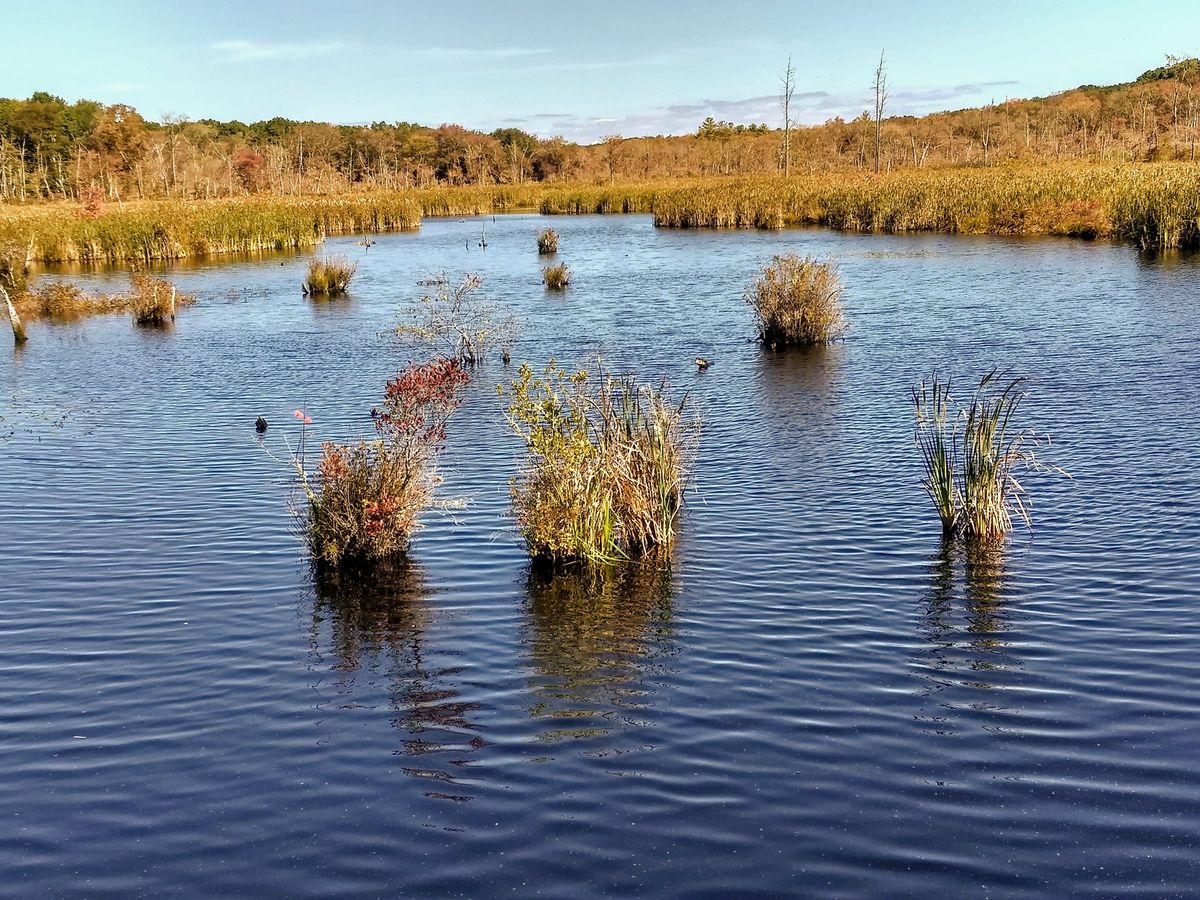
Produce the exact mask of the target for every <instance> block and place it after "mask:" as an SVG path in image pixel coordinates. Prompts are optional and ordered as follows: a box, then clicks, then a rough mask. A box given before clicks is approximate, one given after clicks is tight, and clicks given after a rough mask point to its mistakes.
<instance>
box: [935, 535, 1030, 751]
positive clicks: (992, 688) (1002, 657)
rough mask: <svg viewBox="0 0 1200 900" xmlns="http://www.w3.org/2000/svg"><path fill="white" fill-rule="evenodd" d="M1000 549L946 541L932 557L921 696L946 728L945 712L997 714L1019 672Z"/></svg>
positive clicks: (1005, 575)
mask: <svg viewBox="0 0 1200 900" xmlns="http://www.w3.org/2000/svg"><path fill="white" fill-rule="evenodd" d="M1004 551H1005V548H1004V546H1002V545H1001V546H965V545H963V544H961V543H960V542H956V541H954V540H951V539H945V538H943V540H942V542H941V545H940V546H939V548H938V551H937V552H936V553H935V554H934V555H933V556H932V557H931V558H930V561H929V569H928V589H927V591H926V594H925V598H924V607H923V610H922V615H921V625H920V636H921V638H922V653H921V658H920V660H919V663H918V665H919V671H920V677H921V678H922V679H923V680H924V682H925V690H924V692H925V693H927V694H931V695H937V696H938V705H939V706H940V707H942V711H939V712H938V713H937V714H936V715H934V716H933V717H932V720H933V721H934V722H935V723H937V725H938V730H943V729H949V725H948V721H947V717H946V715H945V714H944V710H953V709H960V708H966V709H970V710H974V711H996V710H1003V709H1006V708H1007V707H1005V706H1003V705H1000V704H999V703H998V700H997V697H995V696H988V697H983V696H981V695H980V694H979V691H981V690H982V691H987V692H989V694H992V693H995V692H999V691H1001V690H1002V689H1003V688H1004V687H1005V686H1006V685H1007V684H1008V682H1009V681H1010V680H1011V673H1012V672H1013V671H1014V670H1019V669H1020V668H1021V662H1020V660H1019V659H1018V658H1016V657H1015V656H1014V655H1013V653H1012V648H1011V641H1010V640H1009V639H1008V634H1009V631H1010V629H1011V617H1012V609H1011V596H1010V594H1011V590H1010V588H1009V575H1008V570H1007V565H1006V559H1005V554H1004Z"/></svg>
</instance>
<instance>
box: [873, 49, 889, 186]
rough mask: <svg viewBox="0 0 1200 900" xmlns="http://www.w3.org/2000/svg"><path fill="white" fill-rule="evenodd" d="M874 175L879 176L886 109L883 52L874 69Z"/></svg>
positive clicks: (885, 73)
mask: <svg viewBox="0 0 1200 900" xmlns="http://www.w3.org/2000/svg"><path fill="white" fill-rule="evenodd" d="M874 86H875V117H874V118H875V174H876V175H878V174H879V153H880V150H881V148H882V138H883V111H884V109H885V108H886V107H887V100H888V79H887V69H886V68H885V67H884V58H883V51H882V50H880V51H879V65H878V66H876V67H875V85H874Z"/></svg>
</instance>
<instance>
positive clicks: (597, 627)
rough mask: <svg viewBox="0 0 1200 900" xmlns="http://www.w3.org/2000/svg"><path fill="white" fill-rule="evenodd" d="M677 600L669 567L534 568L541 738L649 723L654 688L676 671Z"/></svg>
mask: <svg viewBox="0 0 1200 900" xmlns="http://www.w3.org/2000/svg"><path fill="white" fill-rule="evenodd" d="M674 593H675V583H674V578H673V575H672V570H671V566H670V564H669V562H667V561H656V562H639V563H626V564H622V565H617V566H609V567H596V566H583V567H579V568H576V569H573V570H570V571H563V570H561V569H556V568H555V567H552V566H549V565H547V564H542V563H538V562H534V563H531V564H530V567H529V570H528V576H527V581H526V595H527V623H526V627H525V635H524V642H525V646H526V648H527V650H528V653H529V661H530V664H531V668H532V675H531V693H532V694H533V695H534V697H535V698H536V699H535V703H534V705H533V706H532V707H531V708H530V710H529V714H530V716H531V717H532V718H534V719H536V720H538V721H539V722H540V723H541V724H542V725H543V730H542V731H541V733H540V734H539V736H538V739H539V740H541V741H543V742H547V743H556V742H560V741H565V740H571V739H581V738H594V737H603V736H605V735H609V734H610V733H611V732H613V731H614V730H617V729H621V728H623V727H630V726H633V727H636V726H639V725H641V724H643V723H644V722H645V718H646V715H647V713H648V711H649V709H650V708H651V706H652V704H653V697H654V694H655V687H654V682H655V681H656V680H658V679H659V678H661V677H662V676H663V675H665V674H667V673H669V672H670V671H671V670H672V668H673V666H672V659H673V656H674V654H675V652H676V645H675V632H674V625H673V623H672V599H673V596H674ZM591 752H594V753H616V752H620V751H616V750H608V749H604V750H595V749H593V750H592V751H591Z"/></svg>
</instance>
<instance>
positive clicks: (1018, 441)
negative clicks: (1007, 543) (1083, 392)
mask: <svg viewBox="0 0 1200 900" xmlns="http://www.w3.org/2000/svg"><path fill="white" fill-rule="evenodd" d="M1024 384H1025V380H1024V379H1023V378H1017V377H1012V376H1010V375H1008V374H1007V373H1004V372H999V371H998V370H996V369H993V370H992V371H991V372H988V373H987V374H986V375H984V376H983V378H982V379H980V381H979V386H978V387H977V388H976V389H975V393H974V396H973V397H972V398H971V403H970V405H969V406H967V407H966V408H965V409H963V408H956V407H955V402H954V399H953V397H952V395H951V389H950V381H949V380H948V379H946V380H943V379H941V378H940V377H939V376H938V375H936V374H935V375H932V376H931V377H930V378H928V379H926V380H924V381H922V382H921V384H920V385H919V386H917V387H915V388H913V390H912V399H913V410H914V413H915V414H916V442H917V446H918V448H919V449H920V451H921V459H922V465H923V468H924V470H925V474H924V477H923V478H922V480H921V485H922V487H924V488H925V491H926V493H928V494H929V496H930V498H931V499H932V500H933V504H934V507H935V508H936V509H937V512H938V517H939V518H940V519H941V521H942V530H943V532H945V533H946V534H948V535H961V536H962V537H963V538H964V539H966V540H968V541H970V542H973V543H981V544H987V543H995V542H998V541H1001V540H1003V539H1004V537H1005V536H1006V535H1007V534H1008V533H1009V532H1010V531H1011V530H1012V525H1013V517H1014V516H1016V517H1017V518H1020V519H1021V520H1022V521H1023V522H1025V524H1026V525H1031V524H1032V520H1031V518H1030V515H1029V505H1028V502H1027V500H1026V499H1025V489H1024V487H1023V486H1022V485H1021V483H1020V481H1018V480H1017V478H1016V474H1015V473H1016V472H1017V471H1019V470H1021V469H1034V470H1039V471H1040V470H1045V469H1048V468H1050V467H1048V466H1046V465H1044V464H1043V463H1041V462H1040V461H1039V460H1038V459H1037V457H1036V456H1035V453H1034V448H1035V446H1036V445H1037V441H1036V440H1035V438H1034V436H1033V434H1032V433H1031V432H1028V431H1015V430H1014V429H1013V427H1012V418H1013V415H1014V414H1015V413H1016V411H1017V407H1018V406H1019V405H1020V403H1021V401H1022V400H1023V399H1024V398H1025V396H1026V394H1025V392H1024V390H1023V388H1024ZM1054 471H1060V472H1061V470H1057V469H1055V470H1054ZM1064 474H1065V473H1064Z"/></svg>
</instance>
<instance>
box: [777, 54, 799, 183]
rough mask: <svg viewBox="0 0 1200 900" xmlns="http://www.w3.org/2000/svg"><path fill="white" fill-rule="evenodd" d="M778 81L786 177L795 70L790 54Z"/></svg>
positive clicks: (790, 148) (790, 164)
mask: <svg viewBox="0 0 1200 900" xmlns="http://www.w3.org/2000/svg"><path fill="white" fill-rule="evenodd" d="M779 83H780V86H781V87H780V91H779V105H780V107H781V108H782V109H783V175H784V177H785V178H786V177H787V176H788V175H790V174H791V171H792V94H794V93H795V92H796V70H795V68H793V67H792V57H791V55H789V56H788V61H787V68H786V69H784V70H783V75H781V76H780V78H779Z"/></svg>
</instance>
